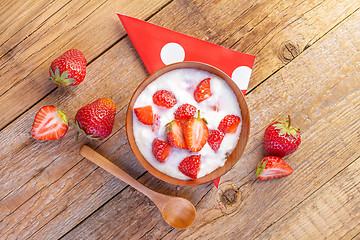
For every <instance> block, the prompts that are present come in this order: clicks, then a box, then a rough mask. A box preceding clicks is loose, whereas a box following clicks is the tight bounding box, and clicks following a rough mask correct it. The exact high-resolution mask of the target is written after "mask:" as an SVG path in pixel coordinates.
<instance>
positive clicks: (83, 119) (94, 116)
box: [75, 98, 116, 140]
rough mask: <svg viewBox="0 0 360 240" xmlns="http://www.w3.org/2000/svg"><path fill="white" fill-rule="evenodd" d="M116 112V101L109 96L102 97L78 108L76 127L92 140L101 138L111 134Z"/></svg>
mask: <svg viewBox="0 0 360 240" xmlns="http://www.w3.org/2000/svg"><path fill="white" fill-rule="evenodd" d="M115 114H116V106H115V103H114V102H113V101H112V100H111V99H109V98H100V99H98V100H96V101H94V102H92V103H90V104H88V105H86V106H84V107H82V108H80V109H79V110H78V112H77V113H76V115H75V127H76V129H78V130H79V132H82V133H84V134H85V135H86V137H88V138H90V139H91V140H101V139H104V138H107V137H108V136H109V135H110V134H111V132H112V129H113V126H114V120H115ZM77 136H78V134H77V135H76V140H77Z"/></svg>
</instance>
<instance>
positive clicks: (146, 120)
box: [134, 106, 154, 125]
mask: <svg viewBox="0 0 360 240" xmlns="http://www.w3.org/2000/svg"><path fill="white" fill-rule="evenodd" d="M134 112H135V115H136V117H137V118H138V119H139V121H140V122H142V123H143V124H145V125H152V124H153V123H154V115H153V111H152V107H151V106H145V107H138V108H134Z"/></svg>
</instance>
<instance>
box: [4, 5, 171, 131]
mask: <svg viewBox="0 0 360 240" xmlns="http://www.w3.org/2000/svg"><path fill="white" fill-rule="evenodd" d="M173 1H174V0H169V1H168V2H166V3H165V4H164V5H163V6H161V7H160V8H159V9H157V10H155V11H154V13H152V14H150V15H149V16H148V17H146V18H145V19H144V21H149V20H150V19H151V18H152V17H154V16H155V15H156V14H157V13H158V12H160V11H161V10H162V9H164V8H165V7H167V6H168V5H169V4H170V3H171V2H173ZM104 3H106V1H105V2H104ZM104 3H103V4H104ZM66 4H67V3H66ZM66 4H65V5H66ZM103 4H101V5H100V6H99V7H101V6H102V5H103ZM65 5H64V6H63V7H65ZM63 7H62V8H63ZM99 7H98V8H99ZM62 8H60V9H59V10H58V11H60V10H61V9H62ZM98 8H97V9H98ZM58 11H57V12H58ZM94 11H95V10H94ZM94 11H93V12H94ZM57 12H55V13H53V14H52V15H51V16H50V17H49V18H51V17H52V16H53V15H54V14H56V13H57ZM93 12H91V13H90V14H89V15H88V16H86V17H85V18H87V17H89V16H90V15H91V14H92V13H93ZM49 18H47V19H46V20H45V21H47V20H48V19H49ZM81 22H82V21H81ZM35 31H36V30H35ZM35 31H34V32H35ZM34 32H32V33H31V34H33V33H34ZM31 34H30V35H31ZM127 36H128V35H127V34H125V35H124V36H122V37H121V38H120V39H118V40H116V41H115V42H113V43H112V44H110V46H109V47H107V48H105V49H104V50H103V51H102V52H101V53H99V54H98V55H96V56H95V57H94V58H93V59H91V60H90V61H89V62H88V63H87V66H89V65H90V64H91V63H93V62H94V61H96V60H97V59H98V58H99V57H101V56H102V55H104V54H105V53H106V52H108V51H109V50H110V49H111V48H113V47H114V46H115V45H116V44H118V43H119V42H120V41H122V40H123V39H125V38H126V37H127ZM27 37H28V36H27ZM27 37H26V38H27ZM24 40H25V38H24V39H23V40H21V41H20V42H19V43H17V44H16V45H15V47H16V46H17V45H19V44H20V43H21V42H22V41H24ZM69 41H71V40H69ZM15 47H13V48H15ZM13 48H11V49H10V50H9V51H8V52H10V51H11V50H12V49H13ZM8 52H7V53H8ZM7 53H6V54H7ZM6 54H4V55H3V56H5V55H6ZM3 56H1V57H3ZM51 57H53V56H50V57H49V58H51ZM49 58H47V59H46V60H48V59H49ZM34 70H35V69H34ZM29 74H30V73H29ZM15 85H16V84H15ZM15 85H13V86H11V87H10V88H9V89H7V90H6V91H5V92H4V93H3V94H5V93H6V92H8V91H9V90H10V89H11V88H13V87H14V86H15ZM56 89H57V87H54V88H53V89H52V90H50V91H49V92H48V93H47V94H45V95H44V96H43V97H42V98H40V99H39V100H38V101H36V102H34V104H32V105H31V106H29V107H28V108H27V109H25V110H24V111H23V112H21V113H20V114H19V115H18V116H17V117H15V118H14V119H12V120H11V121H10V122H9V123H8V124H6V125H5V126H4V127H2V128H1V129H0V132H1V131H2V130H4V129H5V128H7V127H8V126H9V125H11V124H12V123H13V122H15V121H16V120H17V119H19V118H20V117H21V116H23V115H24V114H25V113H26V112H28V111H29V110H30V109H31V108H33V107H34V106H35V105H36V104H38V103H39V102H41V101H42V100H44V99H45V98H47V97H48V96H49V95H50V94H51V93H53V92H54V91H56ZM3 94H1V95H3ZM1 95H0V97H1Z"/></svg>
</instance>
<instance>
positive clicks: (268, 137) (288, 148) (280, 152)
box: [264, 116, 301, 157]
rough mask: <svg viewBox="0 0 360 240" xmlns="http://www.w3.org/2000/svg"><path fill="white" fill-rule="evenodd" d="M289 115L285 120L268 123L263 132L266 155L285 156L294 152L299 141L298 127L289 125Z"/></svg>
mask: <svg viewBox="0 0 360 240" xmlns="http://www.w3.org/2000/svg"><path fill="white" fill-rule="evenodd" d="M290 124H291V119H290V116H288V119H287V120H286V121H285V122H274V123H272V124H270V125H269V126H268V127H267V128H266V130H265V133H264V148H265V151H266V153H267V154H268V155H274V156H278V157H285V156H287V155H289V154H290V153H293V152H295V150H296V149H297V148H298V147H299V145H300V143H301V137H300V129H298V128H294V127H292V126H291V125H290Z"/></svg>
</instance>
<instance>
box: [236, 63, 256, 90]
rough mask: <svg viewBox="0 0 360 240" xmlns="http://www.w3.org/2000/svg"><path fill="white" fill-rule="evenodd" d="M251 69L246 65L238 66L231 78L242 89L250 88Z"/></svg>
mask: <svg viewBox="0 0 360 240" xmlns="http://www.w3.org/2000/svg"><path fill="white" fill-rule="evenodd" d="M251 71H252V70H251V68H249V67H246V66H241V67H237V68H236V69H235V70H234V71H233V73H232V75H231V78H232V80H234V82H235V83H236V84H237V85H238V87H239V88H240V90H246V89H247V88H248V85H249V81H250V75H251Z"/></svg>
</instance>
